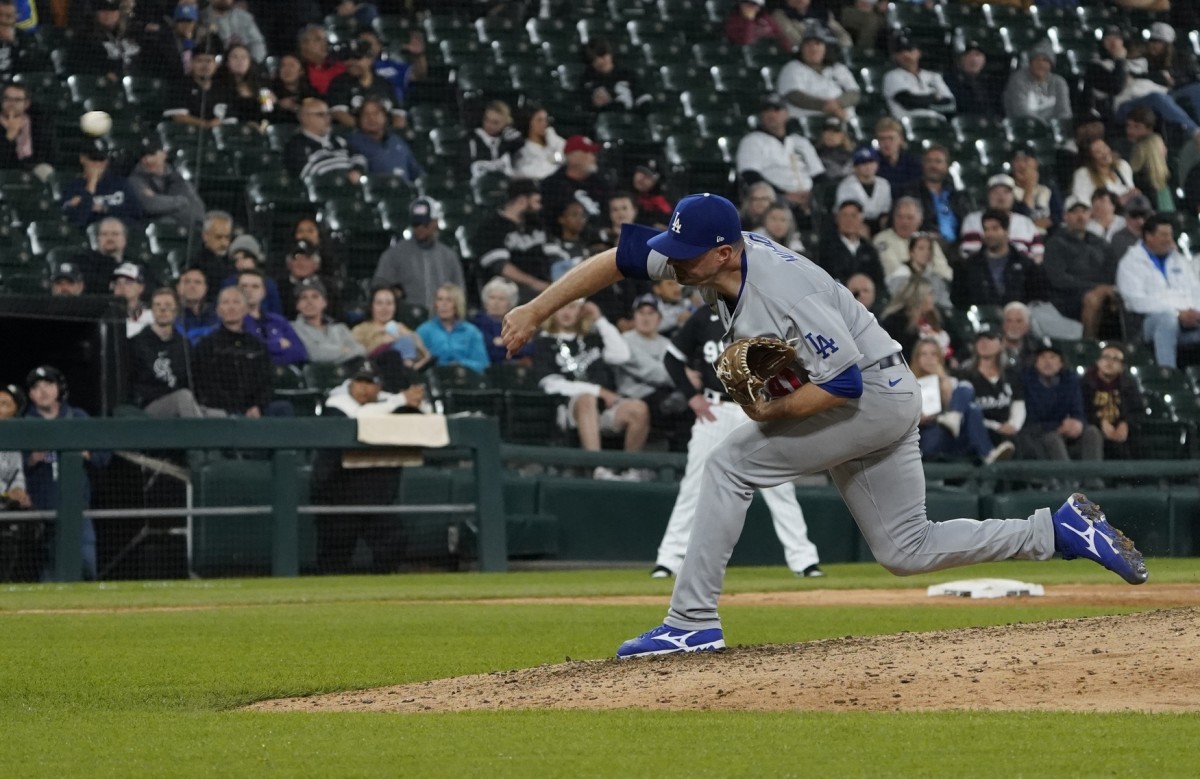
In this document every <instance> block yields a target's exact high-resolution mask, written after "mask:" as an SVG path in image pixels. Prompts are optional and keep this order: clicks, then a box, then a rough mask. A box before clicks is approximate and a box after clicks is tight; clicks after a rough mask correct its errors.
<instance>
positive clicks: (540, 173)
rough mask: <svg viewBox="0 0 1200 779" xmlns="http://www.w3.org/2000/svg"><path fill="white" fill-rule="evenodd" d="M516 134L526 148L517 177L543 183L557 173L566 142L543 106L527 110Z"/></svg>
mask: <svg viewBox="0 0 1200 779" xmlns="http://www.w3.org/2000/svg"><path fill="white" fill-rule="evenodd" d="M517 131H518V132H520V133H521V137H523V138H524V139H525V145H524V146H522V147H521V148H520V149H519V150H518V151H517V153H516V155H515V158H514V160H513V176H514V177H516V178H522V179H530V180H531V181H541V180H542V179H544V178H546V177H547V176H549V175H550V174H551V173H553V172H554V171H556V170H558V166H559V165H560V164H561V162H562V157H563V152H564V149H565V147H566V143H567V142H566V141H564V140H563V139H562V138H561V137H560V136H559V134H558V133H557V132H555V130H554V128H553V127H551V126H550V114H549V113H548V112H547V111H546V109H545V108H543V107H542V104H541V103H529V104H528V105H526V106H525V108H524V109H523V110H522V111H521V115H520V122H519V126H518V127H517ZM669 213H670V212H668V214H669Z"/></svg>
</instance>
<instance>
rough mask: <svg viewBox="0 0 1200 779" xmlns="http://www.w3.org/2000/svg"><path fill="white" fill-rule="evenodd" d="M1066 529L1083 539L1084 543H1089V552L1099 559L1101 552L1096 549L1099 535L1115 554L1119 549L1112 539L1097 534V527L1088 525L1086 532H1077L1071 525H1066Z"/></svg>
mask: <svg viewBox="0 0 1200 779" xmlns="http://www.w3.org/2000/svg"><path fill="white" fill-rule="evenodd" d="M1064 527H1066V529H1067V530H1070V531H1071V532H1072V533H1074V534H1075V535H1077V536H1079V537H1080V538H1082V539H1083V540H1084V541H1087V545H1088V551H1089V552H1091V553H1092V554H1094V555H1095V556H1097V557H1099V556H1100V552H1099V550H1097V549H1096V536H1097V535H1099V536H1100V538H1103V539H1104V540H1105V541H1106V542H1107V543H1108V545H1109V547H1110V548H1111V549H1112V550H1113V552H1114V553H1115V552H1116V551H1117V547H1116V545H1115V544H1114V543H1113V542H1112V539H1111V538H1109V537H1108V536H1106V535H1104V534H1103V533H1097V532H1096V526H1095V525H1093V524H1091V523H1088V526H1087V529H1085V530H1076V529H1075V528H1073V527H1071V526H1070V525H1064Z"/></svg>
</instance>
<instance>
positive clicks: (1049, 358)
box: [1017, 339, 1104, 460]
mask: <svg viewBox="0 0 1200 779" xmlns="http://www.w3.org/2000/svg"><path fill="white" fill-rule="evenodd" d="M1021 378H1022V380H1023V381H1024V384H1025V412H1026V417H1025V425H1024V426H1023V427H1022V428H1021V432H1020V434H1018V436H1017V446H1018V449H1019V450H1020V451H1021V453H1022V456H1023V457H1024V458H1025V459H1027V460H1071V459H1075V460H1103V459H1104V436H1103V435H1102V434H1101V433H1100V429H1099V428H1097V427H1096V426H1095V425H1089V424H1087V421H1086V420H1087V417H1086V415H1085V413H1084V409H1083V389H1082V388H1081V387H1080V384H1079V377H1078V376H1076V375H1075V371H1073V370H1071V369H1069V368H1066V367H1065V366H1064V363H1063V357H1062V352H1060V351H1059V349H1058V347H1057V346H1055V345H1054V343H1053V342H1052V341H1051V340H1050V339H1046V340H1044V341H1043V342H1042V343H1041V345H1040V346H1039V347H1038V350H1037V352H1036V355H1035V357H1034V361H1033V366H1032V367H1030V368H1026V369H1025V370H1024V371H1023V372H1022V374H1021Z"/></svg>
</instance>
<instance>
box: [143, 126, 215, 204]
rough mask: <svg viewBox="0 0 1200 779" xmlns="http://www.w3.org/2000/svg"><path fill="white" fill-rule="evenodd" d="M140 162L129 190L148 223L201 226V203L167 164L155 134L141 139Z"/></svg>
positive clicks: (187, 183)
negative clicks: (169, 222)
mask: <svg viewBox="0 0 1200 779" xmlns="http://www.w3.org/2000/svg"><path fill="white" fill-rule="evenodd" d="M140 152H141V159H140V160H138V164H137V166H136V167H135V168H134V169H133V172H132V173H130V174H129V186H130V188H131V189H132V190H133V193H134V194H135V195H136V196H137V199H138V203H139V204H140V205H141V207H142V213H143V214H145V216H146V218H147V219H150V220H159V219H170V220H172V221H174V222H177V223H178V224H181V225H184V226H186V227H200V226H201V225H202V224H203V222H204V201H202V200H201V199H200V196H199V195H198V194H196V190H195V189H194V188H193V187H192V185H191V183H190V182H188V180H187V179H185V178H184V177H183V176H182V175H180V173H179V171H177V170H175V168H174V167H172V166H171V164H170V163H169V162H167V152H166V150H165V149H163V145H162V141H161V140H160V139H159V137H158V133H151V134H149V135H146V136H145V137H143V138H142V141H141V146H140Z"/></svg>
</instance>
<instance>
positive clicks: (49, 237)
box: [28, 218, 88, 255]
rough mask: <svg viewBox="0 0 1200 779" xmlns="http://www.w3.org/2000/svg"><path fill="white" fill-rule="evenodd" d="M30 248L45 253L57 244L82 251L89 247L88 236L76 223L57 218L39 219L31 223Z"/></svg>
mask: <svg viewBox="0 0 1200 779" xmlns="http://www.w3.org/2000/svg"><path fill="white" fill-rule="evenodd" d="M28 234H29V249H30V251H32V252H33V253H34V254H35V255H43V254H46V253H47V252H49V251H50V250H51V249H53V248H54V247H56V246H70V247H72V248H75V249H78V250H80V251H85V250H86V249H87V248H88V245H87V238H86V237H85V236H84V234H83V232H82V231H80V230H78V229H77V228H76V227H75V226H74V225H72V224H70V223H68V222H65V221H63V220H62V219H61V218H57V219H39V220H37V221H34V222H30V223H29V227H28Z"/></svg>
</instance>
